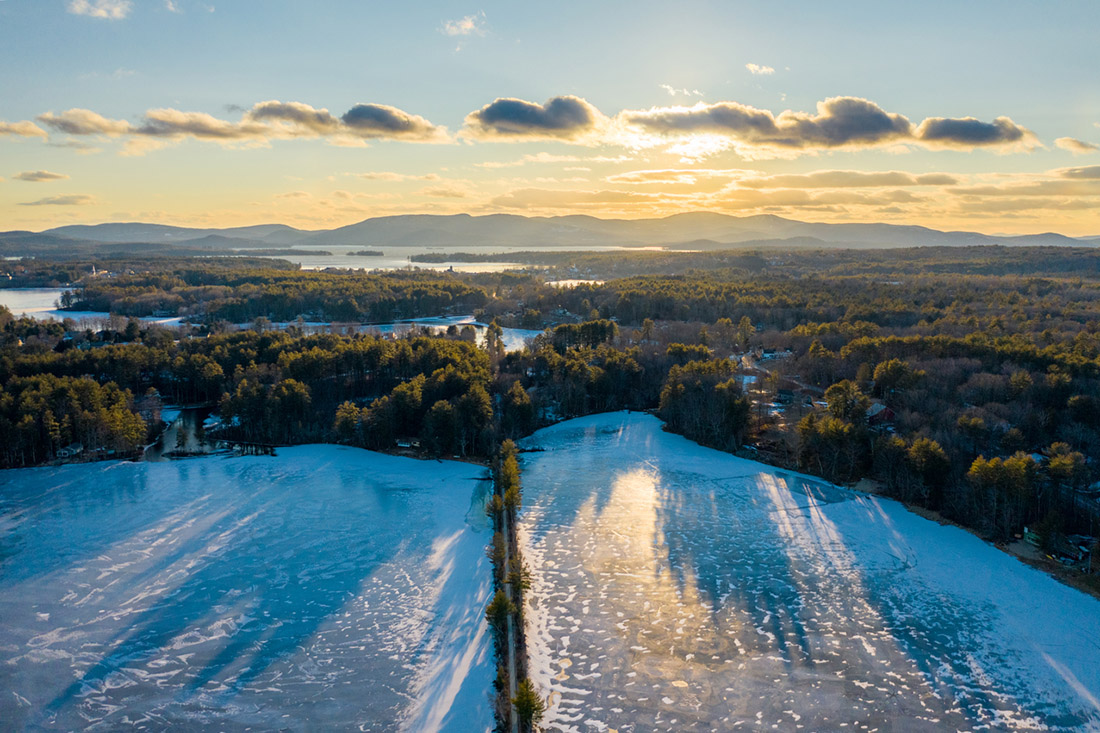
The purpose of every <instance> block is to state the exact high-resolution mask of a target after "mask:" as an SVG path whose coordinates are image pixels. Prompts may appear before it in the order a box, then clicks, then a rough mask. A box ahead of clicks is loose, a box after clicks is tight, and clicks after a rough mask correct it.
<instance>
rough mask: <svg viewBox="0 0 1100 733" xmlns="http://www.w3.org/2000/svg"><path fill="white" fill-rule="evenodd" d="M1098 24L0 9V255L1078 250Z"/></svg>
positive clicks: (259, 3)
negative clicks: (837, 247) (851, 226)
mask: <svg viewBox="0 0 1100 733" xmlns="http://www.w3.org/2000/svg"><path fill="white" fill-rule="evenodd" d="M1097 29H1100V3H1097V2H1096V1H1095V0H1060V1H1059V2H1056V3H1049V2H1047V3H1043V2H1038V1H1037V0H1036V1H1030V0H1029V1H1027V2H1023V1H1020V0H997V1H996V2H993V1H984V0H975V1H974V2H967V3H960V2H958V1H957V0H954V1H953V2H939V1H938V0H928V1H927V2H924V3H921V4H919V5H916V6H914V5H912V4H906V5H902V4H899V3H884V2H881V0H879V1H876V2H856V1H847V2H844V1H841V2H830V3H822V2H816V1H813V2H810V1H806V2H794V1H792V0H775V1H773V2H768V3H762V2H752V3H749V2H737V1H726V2H694V1H691V0H687V1H684V2H678V3H675V4H672V3H667V2H660V3H658V2H646V1H644V0H639V1H636V2H631V3H624V2H597V1H587V2H572V1H566V0H562V1H560V2H557V3H552V4H547V5H535V4H532V3H514V2H507V3H506V2H500V3H492V2H489V3H478V4H470V3H463V2H430V1H424V2H419V3H389V2H387V3H383V2H370V1H366V0H314V1H313V2H303V1H302V0H0V230H11V229H31V230H41V229H46V228H49V227H53V226H59V225H64V224H72V223H99V222H105V221H147V222H156V223H163V224H175V225H183V226H201V227H215V226H216V227H221V226H239V225H249V224H260V223H274V222H278V223H284V224H289V225H291V226H296V227H300V228H304V229H322V228H331V227H335V226H341V225H345V224H350V223H354V222H357V221H361V220H363V219H366V218H369V217H374V216H387V215H393V214H409V213H421V214H423V213H438V214H452V213H469V214H475V215H480V214H493V213H512V214H521V215H527V216H551V215H567V214H587V215H592V216H598V217H601V218H641V217H654V216H666V215H670V214H675V213H680V212H685V211H696V210H707V211H715V212H719V213H726V214H730V215H735V216H749V215H755V214H777V215H780V216H785V217H789V218H794V219H799V220H803V221H828V222H849V221H884V222H889V223H902V224H920V225H924V226H930V227H934V228H937V229H964V230H974V231H982V232H987V233H992V234H1013V233H1036V232H1046V231H1057V232H1062V233H1064V234H1069V235H1072V236H1100V73H1098V72H1100V43H1097V42H1096V34H1097Z"/></svg>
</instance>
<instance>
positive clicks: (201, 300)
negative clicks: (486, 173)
mask: <svg viewBox="0 0 1100 733" xmlns="http://www.w3.org/2000/svg"><path fill="white" fill-rule="evenodd" d="M63 298H64V299H65V305H66V307H72V308H75V309H77V310H93V311H110V312H112V313H120V314H123V315H131V316H147V315H152V314H155V313H158V312H171V313H173V314H177V313H181V314H187V315H192V316H198V317H200V318H201V319H202V320H205V321H208V322H214V321H219V320H224V321H229V322H233V323H242V322H243V323H249V322H252V321H253V320H255V319H257V318H261V317H262V318H267V319H270V320H273V321H293V320H295V319H296V318H298V317H299V316H302V315H306V316H309V317H310V318H315V319H321V320H327V321H355V322H360V321H389V320H393V319H396V318H414V317H417V316H423V315H438V314H440V313H445V312H447V311H449V310H450V309H455V308H457V309H460V310H464V311H472V310H473V309H474V308H478V307H480V306H482V305H484V304H485V302H486V300H487V298H488V296H487V295H486V293H485V291H484V290H483V289H481V288H480V287H477V286H475V285H471V284H469V283H467V282H464V281H462V280H460V279H459V278H457V277H455V276H453V275H449V274H446V273H436V272H430V271H421V270H413V271H405V270H400V271H392V272H389V273H386V274H381V275H379V274H374V275H369V274H366V273H363V272H361V271H357V270H356V271H351V270H343V271H341V270H336V271H330V270H326V271H323V272H313V271H301V270H285V269H275V268H262V269H261V268H226V267H221V266H210V265H207V264H202V265H195V266H193V267H182V266H178V267H173V268H170V269H165V270H154V271H150V272H140V273H134V274H121V275H118V276H117V277H111V278H85V279H84V280H83V287H81V288H79V289H78V290H73V291H71V292H69V293H67V294H65V295H63Z"/></svg>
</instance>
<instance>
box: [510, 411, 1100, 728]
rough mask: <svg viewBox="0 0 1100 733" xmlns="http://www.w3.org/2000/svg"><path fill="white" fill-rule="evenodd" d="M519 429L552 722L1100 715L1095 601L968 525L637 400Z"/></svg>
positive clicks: (527, 543) (753, 723)
mask: <svg viewBox="0 0 1100 733" xmlns="http://www.w3.org/2000/svg"><path fill="white" fill-rule="evenodd" d="M525 445H527V446H528V447H540V448H544V449H545V452H532V453H525V454H523V455H522V463H523V483H524V505H525V509H524V510H523V514H522V517H521V521H520V523H519V525H518V526H519V531H520V538H521V545H522V547H523V549H524V552H525V556H526V560H527V562H528V564H529V565H530V567H531V569H532V570H533V571H534V577H533V588H532V590H531V592H530V594H529V603H528V608H527V617H526V618H527V630H528V639H529V643H530V647H531V648H530V653H531V669H532V675H533V677H534V678H535V680H536V682H537V683H538V684H539V686H540V687H541V688H542V690H543V691H544V692H547V691H549V692H550V694H551V698H552V705H551V707H550V710H549V713H548V717H547V720H546V721H545V726H544V727H545V728H546V729H548V730H562V731H586V732H587V731H597V730H618V731H643V730H644V731H650V730H667V731H703V730H737V729H762V730H806V731H821V730H831V731H836V730H906V731H912V730H916V731H921V730H929V731H931V730H952V731H954V730H1027V729H1051V730H1100V702H1098V698H1100V602H1097V601H1096V600H1095V599H1093V598H1091V597H1089V596H1086V595H1084V594H1082V593H1080V592H1078V591H1076V590H1073V589H1071V588H1068V587H1066V586H1063V585H1061V584H1059V583H1057V582H1056V581H1054V580H1053V579H1051V578H1050V577H1048V576H1046V575H1044V574H1043V573H1041V572H1039V571H1036V570H1034V569H1032V568H1029V567H1027V566H1026V565H1023V564H1021V563H1020V562H1019V561H1017V560H1016V559H1014V558H1012V557H1010V556H1008V555H1006V554H1004V553H1002V552H1000V551H999V550H997V549H996V548H994V547H992V546H990V545H988V544H986V543H984V542H982V541H981V540H979V539H978V538H976V537H974V536H972V535H970V534H969V533H967V532H965V531H963V530H961V529H958V528H954V527H947V526H941V525H938V524H936V523H934V522H930V521H928V520H925V519H922V518H920V517H918V516H917V515H914V514H912V513H910V512H908V511H907V510H906V509H905V508H904V507H903V506H901V505H900V504H897V503H896V502H893V501H889V500H884V499H879V498H875V497H870V496H864V495H860V494H856V493H853V492H849V491H847V490H844V489H841V488H837V487H833V486H829V485H827V484H824V483H822V482H820V481H818V480H815V479H812V478H809V477H804V476H799V475H796V474H792V473H788V472H784V471H781V470H777V469H773V468H771V467H768V466H764V465H762V464H758V463H753V462H751V461H745V460H741V459H738V458H735V457H733V456H730V455H728V454H724V453H719V452H717V451H712V450H709V449H706V448H702V447H700V446H698V445H696V444H694V443H692V442H690V441H688V440H686V439H684V438H681V437H678V436H675V435H671V434H667V433H664V432H662V430H661V423H660V421H658V420H657V419H655V418H653V417H650V416H645V415H640V414H637V413H635V414H627V413H616V414H611V415H598V416H592V417H588V418H582V419H578V420H572V421H569V422H565V423H561V424H559V425H557V426H554V427H552V428H548V429H546V430H543V431H540V432H539V433H536V434H535V435H534V436H532V437H531V438H529V439H527V440H526V441H525Z"/></svg>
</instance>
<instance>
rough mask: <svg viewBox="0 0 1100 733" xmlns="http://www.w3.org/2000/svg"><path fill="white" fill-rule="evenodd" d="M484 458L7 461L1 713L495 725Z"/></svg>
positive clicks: (2, 494)
mask: <svg viewBox="0 0 1100 733" xmlns="http://www.w3.org/2000/svg"><path fill="white" fill-rule="evenodd" d="M483 473H484V471H483V470H482V469H480V468H478V467H475V466H470V465H466V464H460V463H453V462H435V461H431V462H428V461H414V460H411V459H407V458H398V457H392V456H385V455H381V454H377V453H370V452H368V451H362V450H358V449H353V448H342V447H338V446H302V447H297V448H287V449H280V450H279V455H278V456H277V457H244V458H225V457H207V458H200V459H194V460H188V461H174V462H164V463H98V464H85V465H73V466H63V467H60V468H40V469H26V470H13V471H4V472H2V473H0V618H2V619H3V624H2V626H0V692H2V694H0V721H3V723H2V724H0V727H2V728H5V729H9V730H10V729H27V728H29V729H65V730H72V729H89V730H92V729H117V728H120V727H131V726H136V727H144V728H165V727H176V728H181V729H188V730H191V729H216V730H244V729H253V730H261V729H262V730H274V729H292V730H295V729H296V730H301V729H314V730H319V729H325V730H333V729H343V730H348V729H358V730H367V731H383V730H411V731H429V730H450V731H477V730H482V731H484V730H488V729H490V728H491V727H492V711H491V709H490V703H489V697H488V696H489V691H490V687H491V682H492V680H493V678H494V677H495V666H494V664H493V660H492V651H491V644H490V639H489V635H488V632H487V629H486V627H485V622H484V620H483V611H484V608H485V604H486V603H487V602H488V596H489V588H490V576H491V573H490V569H489V567H488V560H487V558H486V556H485V546H486V544H487V542H488V540H489V536H490V535H489V529H488V527H487V525H486V520H485V515H484V511H483V508H482V507H483V503H484V498H485V497H484V492H485V491H486V490H487V489H486V484H485V483H484V482H480V481H478V479H479V478H481V476H482V475H483Z"/></svg>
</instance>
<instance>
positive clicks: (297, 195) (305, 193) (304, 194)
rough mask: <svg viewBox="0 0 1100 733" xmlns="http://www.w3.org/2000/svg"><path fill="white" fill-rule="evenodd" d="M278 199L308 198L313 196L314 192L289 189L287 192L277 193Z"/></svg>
mask: <svg viewBox="0 0 1100 733" xmlns="http://www.w3.org/2000/svg"><path fill="white" fill-rule="evenodd" d="M275 198H277V199H308V198H313V194H311V193H309V191H288V192H287V193H277V194H275Z"/></svg>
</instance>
